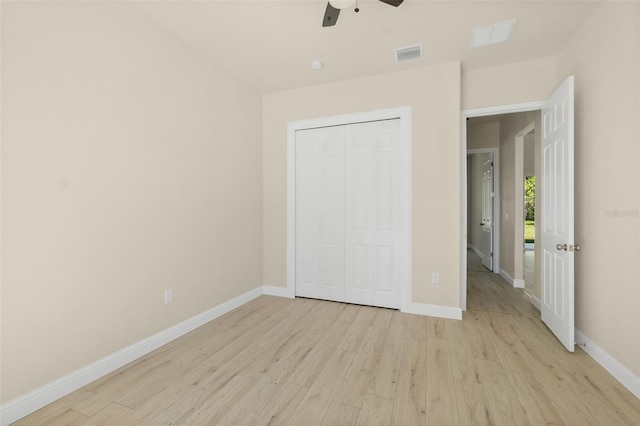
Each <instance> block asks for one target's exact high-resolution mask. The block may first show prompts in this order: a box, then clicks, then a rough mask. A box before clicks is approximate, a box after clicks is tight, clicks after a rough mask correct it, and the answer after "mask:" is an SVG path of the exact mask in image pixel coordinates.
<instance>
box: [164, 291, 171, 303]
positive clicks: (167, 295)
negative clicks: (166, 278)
mask: <svg viewBox="0 0 640 426" xmlns="http://www.w3.org/2000/svg"><path fill="white" fill-rule="evenodd" d="M170 302H173V289H172V288H170V289H168V290H165V291H164V303H165V304H167V303H170Z"/></svg>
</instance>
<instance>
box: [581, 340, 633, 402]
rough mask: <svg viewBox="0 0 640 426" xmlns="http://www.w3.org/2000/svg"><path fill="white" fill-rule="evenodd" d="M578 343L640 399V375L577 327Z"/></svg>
mask: <svg viewBox="0 0 640 426" xmlns="http://www.w3.org/2000/svg"><path fill="white" fill-rule="evenodd" d="M575 337H576V344H578V345H579V346H580V348H581V349H582V350H584V351H585V352H586V353H587V354H588V355H589V356H590V357H591V358H593V359H594V360H595V361H596V362H597V363H598V364H600V365H601V366H602V367H603V368H604V369H605V370H607V371H608V372H609V373H610V374H611V375H612V376H613V377H615V378H616V380H617V381H619V382H620V383H622V385H623V386H624V387H625V388H627V389H629V391H630V392H631V393H632V394H634V395H635V396H636V398H638V399H640V377H638V376H636V375H635V374H633V373H632V372H631V370H629V369H628V368H627V367H625V366H624V365H622V364H621V363H620V362H618V360H617V359H615V358H614V357H612V356H611V355H609V354H608V353H607V352H606V351H605V350H604V349H602V348H601V347H600V346H598V345H596V344H595V343H594V342H593V341H592V340H591V339H589V338H588V337H587V336H585V335H584V333H583V332H581V331H580V330H578V329H577V328H576V332H575Z"/></svg>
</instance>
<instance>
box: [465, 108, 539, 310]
mask: <svg viewBox="0 0 640 426" xmlns="http://www.w3.org/2000/svg"><path fill="white" fill-rule="evenodd" d="M544 102H545V101H544V100H541V101H532V102H523V103H516V104H507V105H498V106H490V107H481V108H470V109H465V110H462V112H461V114H460V208H461V212H460V307H461V308H462V310H463V311H466V310H467V231H468V230H467V208H468V206H467V118H473V117H486V116H489V115H501V114H509V113H515V112H527V111H535V110H540V109H542V106H543V105H544ZM500 219H502V218H501V217H499V218H498V221H499V220H500Z"/></svg>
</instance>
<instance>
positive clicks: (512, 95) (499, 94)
mask: <svg viewBox="0 0 640 426" xmlns="http://www.w3.org/2000/svg"><path fill="white" fill-rule="evenodd" d="M555 67H556V58H555V57H550V58H541V59H533V60H530V61H524V62H516V63H513V64H505V65H498V66H495V67H487V68H480V69H473V70H463V73H462V109H471V108H480V107H488V106H495V105H509V104H515V103H521V102H530V101H540V100H543V99H546V98H547V97H548V96H549V94H551V93H552V92H553V90H554V89H555V86H556V75H555V69H556V68H555Z"/></svg>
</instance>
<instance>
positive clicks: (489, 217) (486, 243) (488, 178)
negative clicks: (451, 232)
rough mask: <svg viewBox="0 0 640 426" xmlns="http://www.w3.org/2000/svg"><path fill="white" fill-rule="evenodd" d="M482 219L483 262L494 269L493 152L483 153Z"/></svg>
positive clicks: (481, 245) (481, 248)
mask: <svg viewBox="0 0 640 426" xmlns="http://www.w3.org/2000/svg"><path fill="white" fill-rule="evenodd" d="M482 156H483V158H484V157H486V159H483V161H482V187H481V188H482V221H481V223H480V227H481V229H482V232H481V233H480V252H481V253H482V264H483V265H484V266H485V267H486V268H487V269H489V270H490V271H493V154H492V153H487V154H482Z"/></svg>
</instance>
